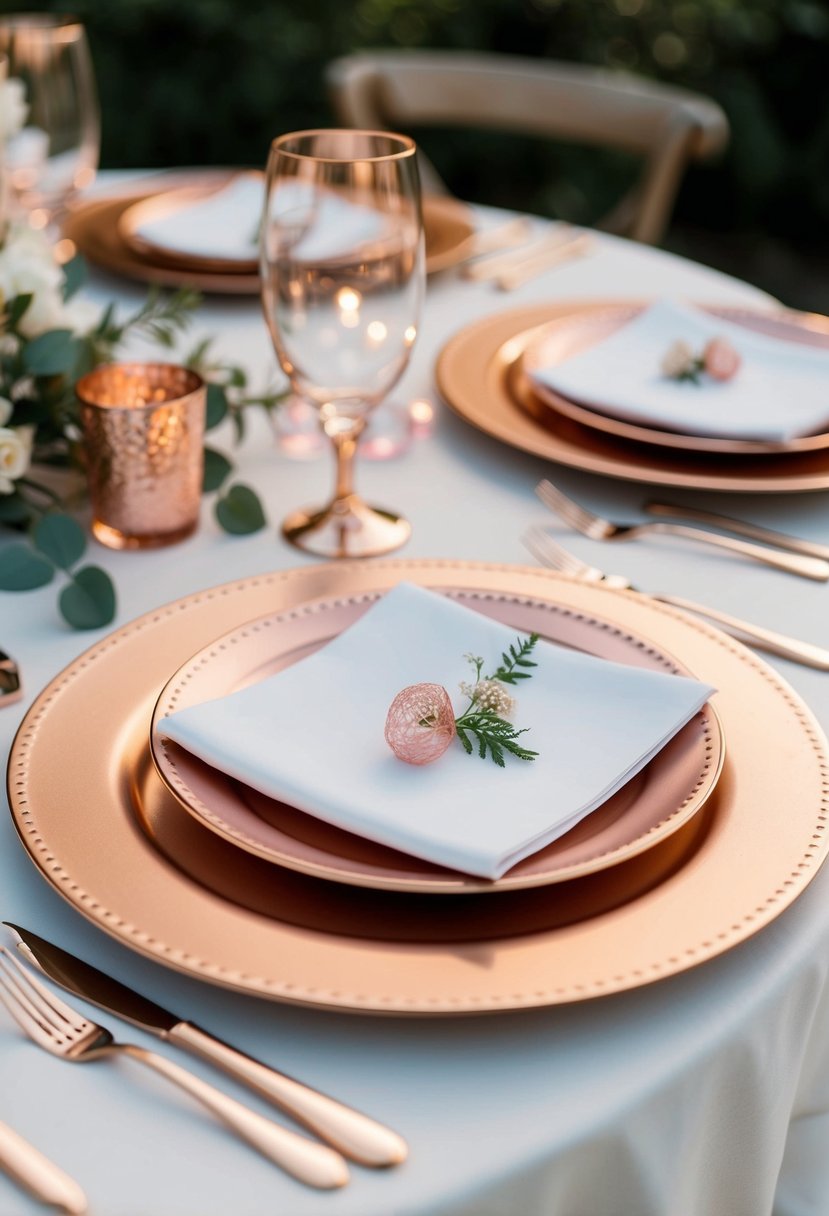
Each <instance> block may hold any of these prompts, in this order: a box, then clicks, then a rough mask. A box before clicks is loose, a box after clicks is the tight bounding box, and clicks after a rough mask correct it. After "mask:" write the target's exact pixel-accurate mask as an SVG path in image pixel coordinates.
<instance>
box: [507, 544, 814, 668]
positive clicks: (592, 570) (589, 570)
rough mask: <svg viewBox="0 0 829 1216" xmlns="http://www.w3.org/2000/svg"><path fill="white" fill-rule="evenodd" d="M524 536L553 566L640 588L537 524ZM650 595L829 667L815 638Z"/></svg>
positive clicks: (589, 579)
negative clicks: (587, 559) (572, 550)
mask: <svg viewBox="0 0 829 1216" xmlns="http://www.w3.org/2000/svg"><path fill="white" fill-rule="evenodd" d="M522 540H523V542H524V544H525V545H526V547H527V548H528V549H529V551H530V553H532V554H533V556H534V557H537V558H538V560H539V561H540V562H541V563H542V565H544V566H549V567H550V568H551V569H552V570H560V571H561V572H562V574H570V575H572V576H573V577H574V578H578V579H581V580H582V581H583V582H586V583H603V584H604V585H605V586H606V587H617V588H619V589H621V590H628V591H638V590H639V589H638V588H637V587H634V585H633V583H631V581H630V579H628V578H625V576H624V575H623V574H605V573H604V571H603V570H599V569H598V567H596V566H590V565H588V563H587V562H583V561H582V560H581V558H578V557H576V555H575V554H574V553H570V552H569V551H568V550H567V549H564V548H563V547H562V546H561V545H560V544H558V542H557V541H555V540H553V538H552V537H551V536H550V535H549V534H548V533H547V532H545V531H544V529H543V528H539V527H534V528H530V529H529V530H528V531H527V532H525V534H524V536H523V537H522ZM640 594H642V595H646V596H647V598H648V599H651V600H657V601H658V603H660V604H670V605H672V606H673V607H674V608H682V609H683V610H684V611H685V612H692V613H694V615H695V616H701V617H705V619H706V620H709V621H714V622H716V624H718V625H720V626H721V627H722V628H723V629H724V630H725V632H726V633H729V634H731V636H732V637H735V638H737V640H738V641H740V642H744V643H746V644H748V645H751V646H754V647H755V648H756V649H758V650H765V651H766V652H767V653H768V654H776V655H779V656H780V657H781V658H783V659H791V660H792V662H794V663H802V664H804V666H806V667H816V668H817V669H818V670H819V671H829V650H824V649H823V647H821V646H814V645H812V643H811V642H802V641H800V640H799V639H798V638H790V637H787V636H786V634H784V633H776V632H775V631H774V630H773V629H766V628H764V627H763V626H762V625H755V624H753V623H752V622H750V621H744V620H742V619H741V618H740V617H737V616H731V615H730V613H727V612H721V611H720V610H719V609H717V608H709V607H708V606H707V605H706V604H697V603H696V602H695V601H694V600H686V599H683V598H682V597H681V596H678V595H657V594H649V593H648V592H645V591H643V592H641V593H640Z"/></svg>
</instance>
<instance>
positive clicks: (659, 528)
mask: <svg viewBox="0 0 829 1216" xmlns="http://www.w3.org/2000/svg"><path fill="white" fill-rule="evenodd" d="M535 492H536V494H537V495H538V497H539V498H540V499H541V501H542V502H543V503H544V505H545V507H549V508H550V510H551V511H554V512H555V513H556V515H558V516H559V517H560V518H561V519H563V520H564V522H565V523H568V524H570V526H571V527H572V528H575V530H576V531H577V532H581V533H582V535H584V536H589V537H590V538H591V539H592V540H611V541H616V540H634V539H635V538H636V537H637V536H645V535H647V534H648V533H649V532H655V533H658V534H660V535H663V536H678V537H680V538H681V539H682V540H692V541H696V542H697V543H699V544H703V545H713V546H714V547H715V548H717V549H727V550H728V551H729V552H730V553H738V554H740V555H741V556H742V557H750V558H753V559H754V560H755V561H758V562H763V563H764V564H765V565H767V566H774V567H775V568H776V569H778V570H785V571H786V572H787V573H788V574H799V575H800V576H801V577H802V578H811V579H816V580H817V581H818V582H823V583H825V582H826V581H827V579H829V562H826V561H823V560H822V559H820V558H817V557H803V556H801V555H799V554H797V553H787V552H782V551H780V550H777V549H769V548H766V547H765V546H764V545H755V544H752V543H751V542H750V541H746V540H737V539H736V538H735V537H733V536H721V535H720V534H719V533H718V532H708V531H706V529H705V528H695V527H693V526H692V525H687V524H669V523H663V522H662V521H661V520H649V521H646V522H645V523H641V524H620V523H614V522H613V521H612V520H609V519H605V518H604V517H603V516H601V515H596V514H595V512H593V511H589V510H588V509H587V507H583V506H581V505H580V504H579V503H577V502H574V501H573V499H572V498H568V497H567V495H566V494H564V493H562V491H561V490H560V489H559V488H558V486H554V485H553V483H552V482H551V481H540V482H539V483H538V485H537V486H536V487H535Z"/></svg>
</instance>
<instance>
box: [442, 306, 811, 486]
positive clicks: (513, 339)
mask: <svg viewBox="0 0 829 1216" xmlns="http://www.w3.org/2000/svg"><path fill="white" fill-rule="evenodd" d="M622 306H625V307H628V308H630V307H631V303H630V302H624V301H622V302H620V301H607V300H604V301H590V302H582V301H577V302H573V301H571V302H551V303H548V304H543V305H535V306H533V307H529V308H519V309H512V310H510V311H508V312H504V313H497V314H495V315H493V316H490V317H485V318H484V319H483V320H480V321H476V322H474V323H473V324H471V325H468V326H466V327H464V328H463V329H461V330H460V331H459V332H458V333H456V334H455V335H454V336H453V337H452V338H450V340H449V341H448V342H447V343H446V345H445V346H444V347H443V349H442V351H441V353H440V355H439V357H438V360H437V365H436V379H437V384H438V389H439V391H440V393H441V396H442V397H443V399H444V401H445V402H446V403H447V405H448V406H449V407H450V408H451V409H452V410H453V411H454V412H455V413H456V414H458V415H459V416H460V417H461V418H463V419H464V420H465V421H466V422H468V423H470V424H471V425H472V426H474V427H476V428H477V429H478V430H480V431H482V432H483V433H484V434H486V435H489V436H491V437H492V438H494V439H497V440H500V441H501V442H502V443H506V444H509V445H510V446H511V447H514V448H518V449H520V450H523V451H526V452H531V453H533V454H534V455H536V456H541V457H543V458H545V459H547V460H551V461H554V462H556V463H558V464H563V465H567V466H569V467H571V468H577V469H582V470H585V471H587V472H592V473H601V474H604V475H605V476H608V477H618V478H622V479H624V480H627V481H637V482H644V483H645V484H647V485H649V486H654V485H658V486H675V487H687V488H688V489H700V490H719V491H727V492H730V493H745V494H771V493H800V492H803V491H813V490H826V489H829V448H825V447H822V446H821V447H817V448H815V449H812V450H799V451H789V450H787V451H785V452H770V451H763V452H757V453H753V452H752V453H747V452H742V451H741V452H713V451H690V450H678V449H675V448H671V447H668V446H665V445H664V443H660V444H656V443H650V442H636V441H634V440H633V439H632V438H630V437H629V436H628V437H626V438H623V437H621V436H620V435H618V434H610V433H609V432H608V430H607V429H604V430H600V429H597V427H596V425H595V419H593V420H591V425H589V426H588V425H584V424H583V422H582V421H576V420H575V418H574V417H567V416H566V415H565V414H564V413H562V412H561V411H559V410H557V409H554V408H551V404H550V402H549V401H547V402H544V401H541V400H540V398H539V397H538V395H537V394H536V393H535V392H532V391H530V390H529V389H528V387H527V384H526V379H525V377H522V371H523V364H522V360H523V357H524V355H525V353H526V351H527V350H528V348H530V346H531V344H532V343H533V342H534V341H535V340H537V339H538V338H539V336H540V335H541V334H542V332H543V331H542V327H544V326H548V325H550V324H551V323H554V322H559V321H561V322H562V323H567V324H569V325H574V326H575V325H578V326H580V327H581V326H582V324H583V326H584V330H583V331H582V332H585V331H587V329H588V328H589V327H590V326H591V324H593V323H594V322H595V321H596V318H597V317H598V316H599V315H600V314H602V313H604V314H607V310H608V308H613V307H622ZM635 306H636V304H634V307H635ZM740 314H741V317H742V318H743V319H745V318H747V317H748V316H752V322H753V324H754V325H755V326H756V327H760V326H762V325H763V324H766V323H768V324H770V325H774V326H780V327H786V328H787V331H788V333H789V334H790V335H791V334H794V333H800V334H801V335H802V336H803V337H804V338H805V339H807V340H808V335H815V336H816V338H815V340H818V338H819V337H820V336H822V335H827V336H829V318H827V317H823V316H820V315H817V314H813V313H797V312H790V311H785V312H784V311H783V310H778V311H774V312H770V313H768V314H763V313H759V312H758V313H754V314H751V313H750V311H749V310H746V309H743V310H740ZM570 412H572V411H570Z"/></svg>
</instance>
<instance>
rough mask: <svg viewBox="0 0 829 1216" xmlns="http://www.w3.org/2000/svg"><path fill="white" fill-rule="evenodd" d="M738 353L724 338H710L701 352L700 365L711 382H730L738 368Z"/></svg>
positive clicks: (739, 361)
mask: <svg viewBox="0 0 829 1216" xmlns="http://www.w3.org/2000/svg"><path fill="white" fill-rule="evenodd" d="M741 362H742V360H741V359H740V356H739V354H738V352H737V351H736V350H735V349H734V347H733V346H732V345H731V343H730V342H727V341H726V339H725V338H712V339H711V341H710V342H709V343H708V344H707V346H706V347H705V350H704V351H703V352H702V365H703V367H704V368H705V371H707V372H708V375H709V376H711V378H712V379H713V380H730V379H731V378H732V376H735V375H736V374H737V372H738V371H739V368H740V363H741Z"/></svg>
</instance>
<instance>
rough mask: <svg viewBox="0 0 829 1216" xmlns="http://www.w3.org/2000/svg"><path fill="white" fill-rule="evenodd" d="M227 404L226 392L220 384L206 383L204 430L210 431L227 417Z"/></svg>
mask: <svg viewBox="0 0 829 1216" xmlns="http://www.w3.org/2000/svg"><path fill="white" fill-rule="evenodd" d="M227 411H228V404H227V393H226V392H225V390H224V389H223V388H222V386H221V385H220V384H208V386H207V416H206V418H205V422H204V426H205V430H208V431H212V430H213V427H214V426H218V425H219V423H220V422H222V421H224V419H225V418H226V417H227Z"/></svg>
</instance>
